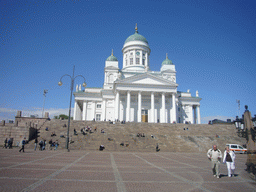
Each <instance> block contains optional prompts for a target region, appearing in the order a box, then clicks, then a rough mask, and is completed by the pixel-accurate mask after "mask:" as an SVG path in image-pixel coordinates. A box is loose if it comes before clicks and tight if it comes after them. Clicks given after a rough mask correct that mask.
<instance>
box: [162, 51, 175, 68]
mask: <svg viewBox="0 0 256 192" xmlns="http://www.w3.org/2000/svg"><path fill="white" fill-rule="evenodd" d="M162 65H173V63H172V61H171V60H170V59H168V55H167V53H166V59H165V60H164V61H163V62H162Z"/></svg>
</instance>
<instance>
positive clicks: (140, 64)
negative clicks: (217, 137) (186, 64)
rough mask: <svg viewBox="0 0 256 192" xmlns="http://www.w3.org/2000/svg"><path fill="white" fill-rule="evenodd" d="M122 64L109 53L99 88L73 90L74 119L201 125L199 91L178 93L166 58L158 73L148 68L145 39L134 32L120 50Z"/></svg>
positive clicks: (148, 51)
mask: <svg viewBox="0 0 256 192" xmlns="http://www.w3.org/2000/svg"><path fill="white" fill-rule="evenodd" d="M122 52H123V65H122V69H119V62H118V59H117V58H116V57H115V56H114V55H113V51H112V54H111V55H110V56H109V57H108V58H107V59H106V61H105V69H104V85H103V87H102V88H85V90H81V88H80V87H81V86H80V87H79V88H78V86H77V88H76V92H75V93H74V96H75V106H74V117H73V119H74V120H88V121H90V120H95V121H116V120H118V121H125V122H148V123H191V124H200V123H201V120H200V101H201V98H199V95H198V91H196V96H194V97H193V96H191V93H190V91H189V90H188V91H187V92H179V91H177V87H178V84H177V83H176V70H175V65H174V64H173V63H172V61H171V60H170V59H168V56H167V55H166V59H165V60H164V61H163V62H162V66H161V69H160V71H151V70H150V67H149V56H150V52H151V50H150V47H149V44H148V41H147V39H146V38H145V37H144V36H142V35H140V34H139V33H138V30H137V26H136V28H135V33H134V34H133V35H131V36H129V37H128V38H127V39H126V41H125V43H124V46H123V48H122Z"/></svg>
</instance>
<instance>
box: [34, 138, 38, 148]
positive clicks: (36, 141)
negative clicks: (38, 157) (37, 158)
mask: <svg viewBox="0 0 256 192" xmlns="http://www.w3.org/2000/svg"><path fill="white" fill-rule="evenodd" d="M37 143H38V140H37V137H36V138H35V149H34V150H36V147H37Z"/></svg>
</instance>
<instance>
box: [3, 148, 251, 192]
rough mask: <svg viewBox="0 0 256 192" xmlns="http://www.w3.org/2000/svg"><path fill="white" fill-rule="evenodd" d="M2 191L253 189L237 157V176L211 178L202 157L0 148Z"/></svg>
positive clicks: (242, 159) (243, 159) (223, 173)
mask: <svg viewBox="0 0 256 192" xmlns="http://www.w3.org/2000/svg"><path fill="white" fill-rule="evenodd" d="M0 159H1V161H0V169H1V171H0V191H37V192H38V191H97V192H98V191H111V192H115V191H117V192H125V191H126V192H128V191H129V192H136V191H138V192H139V191H145V192H156V191H196V192H197V191H218V192H219V191H223V192H224V191H225V192H226V191H237V192H238V191H239V192H240V191H243V192H245V191H256V182H255V181H254V180H252V179H251V178H250V177H249V174H248V173H247V172H246V171H245V168H246V166H245V162H246V155H243V154H237V155H236V172H235V174H236V175H235V177H231V178H229V177H227V169H226V165H225V164H221V165H220V172H221V178H220V179H217V178H216V177H213V175H212V171H211V167H210V162H209V160H208V159H207V157H206V154H205V153H180V152H179V153H178V152H176V153H175V152H173V153H171V152H170V153H167V152H166V153H165V152H158V153H147V152H146V153H134V152H105V151H103V152H102V151H82V150H81V151H72V150H71V151H70V152H66V151H65V150H57V151H47V150H46V151H33V150H32V149H25V153H19V152H18V149H17V148H13V149H0Z"/></svg>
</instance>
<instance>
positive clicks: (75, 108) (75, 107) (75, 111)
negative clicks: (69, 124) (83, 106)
mask: <svg viewBox="0 0 256 192" xmlns="http://www.w3.org/2000/svg"><path fill="white" fill-rule="evenodd" d="M77 107H78V106H77V101H75V106H74V120H77V119H76V118H77V115H76V113H77Z"/></svg>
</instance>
